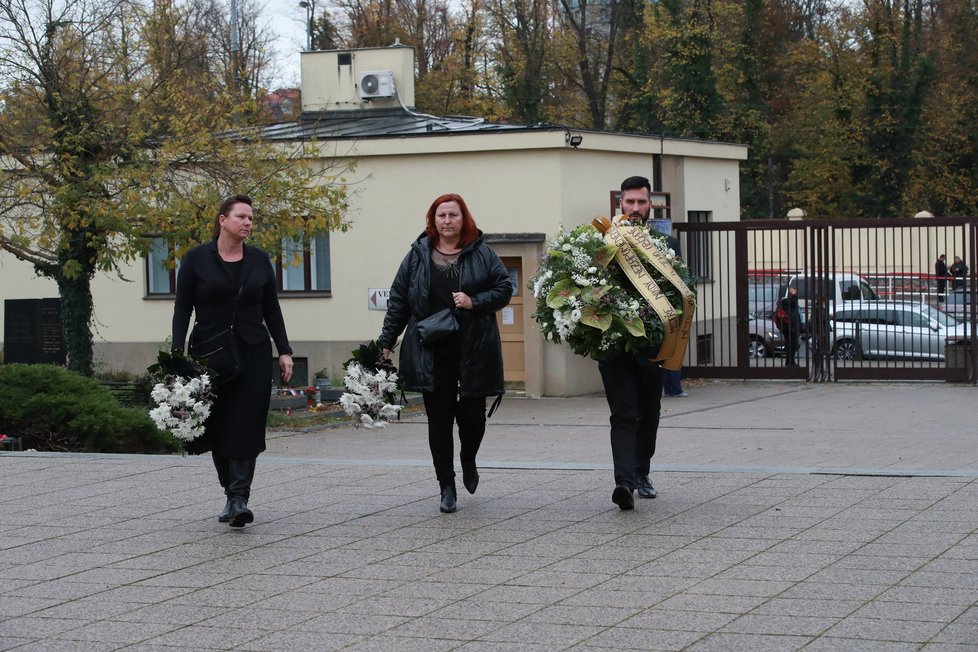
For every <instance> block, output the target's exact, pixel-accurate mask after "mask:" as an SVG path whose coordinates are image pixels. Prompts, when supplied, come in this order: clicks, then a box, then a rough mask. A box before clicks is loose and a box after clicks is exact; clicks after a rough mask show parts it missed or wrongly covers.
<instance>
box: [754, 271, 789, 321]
mask: <svg viewBox="0 0 978 652" xmlns="http://www.w3.org/2000/svg"><path fill="white" fill-rule="evenodd" d="M780 289H781V286H780V284H779V283H778V282H777V281H773V280H772V281H770V282H764V281H761V282H755V283H749V284H748V285H747V307H748V310H749V313H748V317H750V318H751V319H769V318H770V317H771V313H772V312H773V311H774V308H775V304H777V302H778V299H779V298H780V296H779V294H778V291H779V290H780Z"/></svg>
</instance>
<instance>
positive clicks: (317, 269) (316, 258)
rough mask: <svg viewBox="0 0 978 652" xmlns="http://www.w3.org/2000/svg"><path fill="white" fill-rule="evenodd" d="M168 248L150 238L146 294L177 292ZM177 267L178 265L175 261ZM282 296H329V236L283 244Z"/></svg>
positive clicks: (278, 274)
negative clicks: (289, 293)
mask: <svg viewBox="0 0 978 652" xmlns="http://www.w3.org/2000/svg"><path fill="white" fill-rule="evenodd" d="M170 252H171V249H170V246H169V244H168V243H167V241H166V239H164V238H153V243H152V246H151V247H150V251H149V254H148V255H147V256H146V293H147V294H148V295H173V294H175V293H176V291H177V272H176V269H169V268H168V267H167V261H168V260H169V258H170ZM177 267H179V261H177ZM274 267H275V276H276V278H277V280H278V285H279V289H280V290H281V291H282V292H318V293H322V292H329V291H330V289H331V279H330V271H329V233H325V234H320V235H316V236H314V237H313V238H311V239H310V240H309V241H308V242H307V241H306V239H305V238H302V237H299V238H296V239H287V240H283V241H282V255H281V256H279V259H278V262H277V263H274Z"/></svg>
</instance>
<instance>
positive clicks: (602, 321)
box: [581, 306, 611, 333]
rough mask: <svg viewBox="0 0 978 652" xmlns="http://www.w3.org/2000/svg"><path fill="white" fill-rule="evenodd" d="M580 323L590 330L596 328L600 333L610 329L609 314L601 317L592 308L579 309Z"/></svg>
mask: <svg viewBox="0 0 978 652" xmlns="http://www.w3.org/2000/svg"><path fill="white" fill-rule="evenodd" d="M581 323H582V324H584V325H585V326H590V327H591V328H597V329H598V330H599V331H601V332H602V333H603V332H605V331H606V330H608V329H609V328H611V314H610V313H609V314H605V315H602V314H601V313H599V312H598V311H597V310H595V309H594V306H584V307H583V308H581Z"/></svg>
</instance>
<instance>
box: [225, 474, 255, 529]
mask: <svg viewBox="0 0 978 652" xmlns="http://www.w3.org/2000/svg"><path fill="white" fill-rule="evenodd" d="M254 475H255V458H250V459H230V460H228V478H229V482H228V498H230V502H231V519H230V521H229V524H230V525H231V527H244V526H245V524H246V523H251V522H252V521H254V520H255V515H254V514H253V513H252V511H251V510H250V509H248V498H249V497H250V496H251V480H252V478H254Z"/></svg>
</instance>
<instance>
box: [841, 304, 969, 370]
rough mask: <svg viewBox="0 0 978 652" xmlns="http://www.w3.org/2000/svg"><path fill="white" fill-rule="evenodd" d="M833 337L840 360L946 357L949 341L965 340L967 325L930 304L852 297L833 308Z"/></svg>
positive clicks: (936, 358) (930, 358)
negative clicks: (867, 299) (864, 299)
mask: <svg viewBox="0 0 978 652" xmlns="http://www.w3.org/2000/svg"><path fill="white" fill-rule="evenodd" d="M831 337H832V354H833V355H834V356H835V357H836V358H837V359H838V360H858V359H861V358H912V359H921V360H943V359H944V350H945V346H946V344H947V341H948V340H951V341H952V342H953V341H964V340H966V339H967V337H968V325H967V324H965V323H962V322H959V321H958V320H957V319H955V318H954V317H952V316H951V315H948V314H947V313H944V312H941V311H939V310H937V309H935V308H932V307H931V306H929V305H927V304H922V303H911V302H904V301H850V302H847V303H845V304H840V305H839V306H837V307H836V309H835V311H834V312H833V314H832V333H831Z"/></svg>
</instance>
